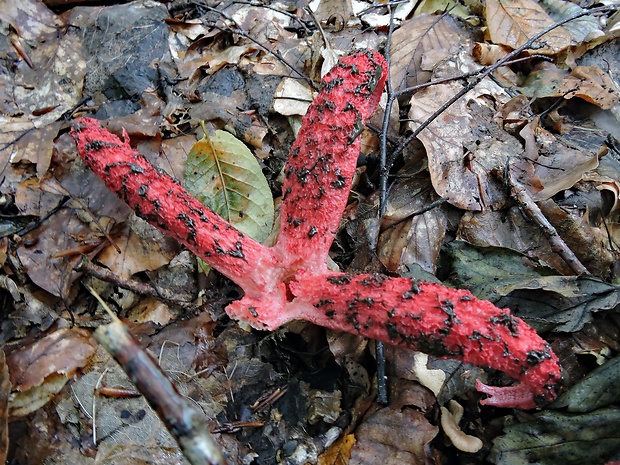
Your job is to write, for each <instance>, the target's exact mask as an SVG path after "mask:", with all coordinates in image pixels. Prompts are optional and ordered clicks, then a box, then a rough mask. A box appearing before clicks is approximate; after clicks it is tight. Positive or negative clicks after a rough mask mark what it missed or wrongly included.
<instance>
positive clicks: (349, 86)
mask: <svg viewBox="0 0 620 465" xmlns="http://www.w3.org/2000/svg"><path fill="white" fill-rule="evenodd" d="M386 71H387V70H386V64H385V61H384V60H383V58H382V57H381V55H379V54H378V53H376V52H372V51H358V52H355V53H354V54H352V55H350V56H348V57H344V58H342V59H341V60H340V62H339V64H338V65H337V66H336V67H335V68H334V69H333V70H332V71H331V72H330V73H328V74H327V75H326V76H325V78H324V85H323V89H322V91H321V93H320V94H319V95H318V97H317V98H316V100H315V101H314V102H313V104H312V105H311V107H310V109H309V110H308V114H307V115H306V117H305V118H304V120H303V125H302V128H301V130H300V133H299V137H298V139H297V141H296V143H295V144H294V146H293V148H292V150H291V154H290V159H289V162H288V165H287V167H285V176H286V180H285V184H284V188H283V200H282V210H281V224H282V227H281V231H280V238H279V240H278V243H277V244H276V246H275V247H274V248H273V249H271V248H267V247H264V246H262V245H261V244H259V243H257V242H256V241H253V240H252V239H250V238H248V237H247V236H245V235H244V234H242V233H240V232H239V231H237V230H236V229H235V228H233V227H232V226H231V225H230V224H228V223H227V222H225V221H224V220H223V219H221V218H220V217H218V216H217V215H215V214H214V213H213V212H212V211H210V210H209V209H207V208H206V207H205V206H203V205H202V204H201V203H200V202H199V201H198V200H196V199H194V198H193V197H192V196H191V195H189V194H188V193H187V192H186V191H185V190H184V189H183V188H182V187H181V186H180V185H179V184H178V183H177V182H176V181H174V180H173V179H172V178H170V177H169V176H168V175H166V174H164V173H162V172H160V171H158V170H156V169H155V168H153V167H152V166H151V165H150V164H149V163H148V161H147V160H146V159H144V157H142V156H141V155H140V154H139V153H137V152H136V151H134V150H133V149H131V147H130V146H129V144H128V142H127V141H126V142H123V141H121V140H120V139H118V138H117V137H116V136H113V135H111V134H110V133H109V132H107V131H106V130H104V129H102V128H101V127H100V126H99V123H98V122H97V121H96V120H93V119H88V118H83V119H81V120H80V121H79V122H78V124H76V125H75V126H74V128H73V130H72V135H73V137H74V138H75V140H76V141H77V144H78V151H79V153H80V156H82V158H83V159H84V160H85V161H86V162H87V163H88V165H89V166H90V167H91V169H92V170H93V171H94V172H95V173H97V174H98V175H99V176H100V177H101V178H102V179H103V180H104V182H105V183H106V185H107V186H108V187H109V188H110V189H111V190H112V191H114V192H116V193H117V194H118V195H119V197H121V199H123V200H124V201H125V202H127V203H128V204H129V205H130V206H131V207H132V208H133V209H134V210H135V211H136V213H137V214H138V215H139V216H141V217H142V218H144V219H146V220H147V221H149V222H150V223H151V224H153V225H154V226H156V227H157V228H159V229H160V230H161V231H163V232H165V233H167V234H169V235H171V236H172V237H174V238H176V239H177V240H179V241H180V242H182V243H183V244H185V246H187V247H188V248H189V249H190V250H192V251H193V252H194V253H195V254H196V255H197V256H199V257H200V258H202V259H203V260H205V261H206V262H207V263H209V264H210V265H212V266H213V267H214V268H216V269H217V270H219V271H220V272H221V273H223V274H224V275H226V276H228V277H229V278H231V279H232V280H233V281H235V282H236V283H237V284H239V285H240V286H241V287H242V288H243V289H244V291H245V296H244V297H243V299H241V300H238V301H236V302H233V303H232V304H230V305H229V306H228V307H227V308H226V311H227V312H228V314H229V315H230V316H231V317H232V318H236V319H239V320H243V321H246V322H248V323H250V324H251V325H252V326H254V327H256V328H260V329H275V328H277V327H278V326H280V325H282V324H284V323H286V322H288V321H291V320H293V319H304V320H307V321H312V322H314V323H317V324H320V325H323V326H326V327H329V328H333V329H338V330H341V331H347V332H351V333H354V334H361V335H364V336H367V337H371V338H374V339H378V340H382V341H384V342H387V343H389V344H394V345H400V346H404V347H409V348H412V349H418V350H422V351H425V352H428V353H432V354H437V355H443V356H448V357H453V358H458V359H461V360H464V361H467V362H469V363H473V364H475V365H479V366H484V367H492V368H495V369H498V370H501V371H503V372H505V373H507V374H508V375H510V376H512V377H514V378H515V379H518V380H520V381H521V382H522V383H523V384H522V385H519V386H515V387H509V388H493V387H489V386H485V385H482V384H481V383H480V385H479V389H480V390H481V391H482V392H485V393H487V394H490V395H491V396H492V397H491V398H489V399H486V400H485V401H483V402H484V403H486V404H490V405H498V406H503V407H508V406H512V407H520V408H533V407H535V406H536V405H537V403H540V402H542V401H548V400H551V399H553V398H554V397H555V396H556V388H557V384H558V382H559V380H560V368H559V365H558V361H557V358H556V357H555V355H554V354H553V352H552V351H551V349H550V347H549V345H548V344H547V343H545V341H544V340H542V339H541V338H540V337H539V336H538V335H537V334H536V332H535V331H534V330H533V329H532V328H530V327H529V326H528V325H526V324H525V323H524V322H523V321H522V320H520V319H519V318H516V317H514V316H512V315H511V314H510V312H509V311H508V310H502V309H499V308H497V307H495V306H494V305H493V304H491V303H490V302H487V301H481V300H478V299H476V298H475V297H473V296H472V295H471V294H470V293H469V292H468V291H462V290H455V289H450V288H446V287H444V286H441V285H438V284H433V283H427V282H415V281H412V280H410V279H405V278H388V277H385V276H379V275H376V276H370V275H358V276H355V275H345V274H342V273H329V272H327V269H326V265H325V262H326V260H327V253H328V251H329V247H330V246H331V243H332V241H333V238H334V234H335V231H336V228H337V226H338V223H339V221H340V218H341V215H342V211H343V209H344V207H345V205H346V202H347V197H348V193H349V188H350V183H351V177H352V175H353V172H354V170H355V165H356V161H357V157H358V154H359V141H358V139H357V136H358V135H359V133H360V131H361V129H362V127H363V124H364V122H365V120H366V119H367V118H368V117H369V116H370V115H371V114H372V112H373V111H374V109H375V107H376V106H377V104H378V101H379V98H380V96H381V91H382V89H383V86H384V84H385V79H386V77H387V72H386ZM125 139H127V137H126V136H125Z"/></svg>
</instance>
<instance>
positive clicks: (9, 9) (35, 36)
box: [0, 0, 62, 41]
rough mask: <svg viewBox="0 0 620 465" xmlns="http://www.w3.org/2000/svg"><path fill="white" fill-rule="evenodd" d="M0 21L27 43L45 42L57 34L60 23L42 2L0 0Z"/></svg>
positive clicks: (34, 0) (33, 0) (32, 0)
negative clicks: (11, 28)
mask: <svg viewBox="0 0 620 465" xmlns="http://www.w3.org/2000/svg"><path fill="white" fill-rule="evenodd" d="M0 19H2V20H3V21H6V22H7V23H9V24H10V25H11V26H13V28H15V30H16V31H17V33H18V34H19V35H20V37H22V38H24V39H26V40H28V41H45V40H46V39H51V38H53V37H54V36H56V35H57V34H58V28H59V27H61V26H62V21H60V19H59V18H58V17H57V16H56V15H55V14H54V13H52V12H51V11H50V10H49V9H48V8H47V7H46V6H45V4H44V3H43V2H39V1H36V0H20V1H15V0H0Z"/></svg>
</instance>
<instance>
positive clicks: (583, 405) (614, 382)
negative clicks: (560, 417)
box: [554, 357, 620, 413]
mask: <svg viewBox="0 0 620 465" xmlns="http://www.w3.org/2000/svg"><path fill="white" fill-rule="evenodd" d="M619 385H620V357H615V358H613V359H611V360H609V361H607V362H605V363H604V364H603V365H601V366H599V367H597V368H595V369H594V370H593V371H591V372H590V373H589V374H588V375H587V376H586V377H585V378H583V379H582V380H580V381H579V382H578V383H577V384H575V385H574V386H572V387H571V388H570V389H569V390H568V392H566V393H564V394H563V395H562V396H560V398H559V399H558V400H557V402H556V403H554V407H558V408H562V407H566V409H567V410H568V411H569V412H580V413H585V412H591V411H593V410H596V409H598V408H601V407H607V406H608V405H611V404H614V403H616V404H617V403H618V401H620V390H618V386H619Z"/></svg>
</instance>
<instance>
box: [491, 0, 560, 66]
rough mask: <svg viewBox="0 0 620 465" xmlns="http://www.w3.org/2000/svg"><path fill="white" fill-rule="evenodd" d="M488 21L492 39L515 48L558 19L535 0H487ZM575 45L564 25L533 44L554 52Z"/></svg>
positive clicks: (537, 49) (535, 50)
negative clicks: (553, 17) (552, 16)
mask: <svg viewBox="0 0 620 465" xmlns="http://www.w3.org/2000/svg"><path fill="white" fill-rule="evenodd" d="M486 6H487V10H486V17H487V25H488V27H489V35H490V37H491V41H492V42H494V43H495V44H501V45H506V46H508V47H510V48H513V49H516V48H519V47H520V46H521V45H523V44H524V43H526V42H527V41H528V40H530V39H531V38H532V37H533V36H535V35H536V34H537V33H539V32H541V31H542V30H544V29H546V28H547V27H549V26H551V25H553V24H554V23H555V21H554V20H553V19H551V17H550V16H549V15H548V14H547V13H546V12H545V11H544V10H543V9H542V7H541V6H540V4H538V3H537V2H535V1H534V0H487V3H486ZM570 45H572V38H571V36H570V34H569V33H568V32H566V30H565V29H563V28H562V27H557V28H555V29H554V30H552V31H551V32H548V33H547V34H545V35H544V36H542V37H541V38H540V39H539V40H538V41H537V42H536V43H534V45H532V46H531V47H530V50H531V51H532V52H533V53H542V54H547V55H552V54H555V53H557V52H559V51H560V50H563V49H565V48H568V47H569V46H570Z"/></svg>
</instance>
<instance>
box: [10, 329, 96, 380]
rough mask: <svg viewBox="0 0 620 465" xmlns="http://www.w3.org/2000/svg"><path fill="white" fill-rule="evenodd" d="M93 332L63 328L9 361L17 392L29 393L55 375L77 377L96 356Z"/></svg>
mask: <svg viewBox="0 0 620 465" xmlns="http://www.w3.org/2000/svg"><path fill="white" fill-rule="evenodd" d="M95 347H96V344H95V341H94V339H92V338H91V337H90V332H89V331H87V330H85V329H81V328H73V329H70V328H62V329H59V330H58V331H55V332H53V333H52V334H49V335H48V336H45V337H44V338H41V339H39V340H38V341H36V342H35V343H33V344H31V345H29V346H26V347H24V348H22V349H20V350H18V351H16V352H13V353H12V354H10V355H9V356H8V357H7V365H8V367H9V373H10V376H11V384H12V385H13V389H14V390H17V391H21V392H23V391H27V390H28V389H30V388H32V387H34V386H38V385H40V384H41V383H42V382H43V380H44V379H45V378H46V377H47V376H49V375H51V374H54V373H59V374H62V375H67V376H73V373H75V371H76V370H77V369H78V368H81V367H83V366H85V365H86V363H87V361H88V359H89V358H90V356H91V355H92V354H93V353H94V352H95Z"/></svg>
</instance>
